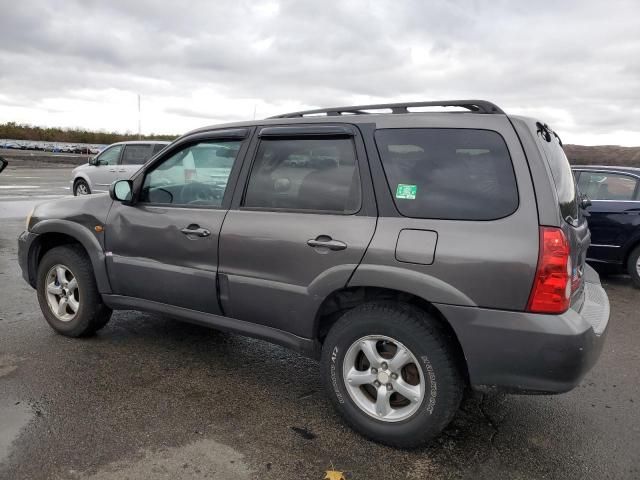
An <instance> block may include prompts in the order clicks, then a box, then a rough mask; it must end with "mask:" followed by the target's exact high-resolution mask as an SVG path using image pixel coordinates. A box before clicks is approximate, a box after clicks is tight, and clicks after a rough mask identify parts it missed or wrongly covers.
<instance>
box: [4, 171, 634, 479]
mask: <svg viewBox="0 0 640 480" xmlns="http://www.w3.org/2000/svg"><path fill="white" fill-rule="evenodd" d="M69 179H70V169H68V168H66V169H31V168H11V167H10V168H9V169H7V170H6V171H5V172H3V173H2V174H0V225H2V228H0V287H1V288H0V479H16V480H17V479H45V478H47V479H48V478H90V479H120V478H132V479H133V478H171V479H181V478H220V479H229V478H233V479H236V478H239V479H243V478H260V479H271V478H272V479H323V478H324V477H325V471H326V470H332V469H333V470H337V471H342V472H344V476H345V478H349V479H374V478H376V479H377V478H380V479H404V478H409V479H426V478H428V479H439V478H474V479H477V478H518V479H520V478H521V479H538V478H562V479H574V478H575V479H604V478H611V479H613V478H615V479H627V478H628V479H634V478H640V455H639V453H640V415H639V413H638V412H639V411H640V410H639V407H640V370H639V369H638V365H639V363H640V362H639V360H640V353H639V352H640V348H639V344H640V328H638V326H639V325H640V313H639V312H640V290H637V289H634V288H633V287H632V286H631V285H630V282H629V279H628V278H625V277H624V276H612V277H606V278H603V283H604V285H605V288H606V290H607V292H608V294H609V299H610V302H611V320H610V322H611V323H610V328H609V333H608V338H607V342H606V344H605V348H604V351H603V354H602V357H601V359H600V361H599V363H598V364H597V365H596V367H595V368H594V370H593V371H592V372H590V373H589V374H588V375H587V377H586V378H585V379H584V381H583V382H582V384H581V385H580V386H579V387H578V388H576V389H575V390H574V391H572V392H569V393H567V394H564V395H558V396H505V395H501V394H498V393H494V394H473V395H469V396H468V397H467V399H466V400H465V402H464V404H463V406H462V409H461V410H460V412H459V413H458V415H457V416H456V418H455V420H454V421H453V423H452V425H451V426H450V427H449V428H447V430H446V431H445V433H444V434H443V435H442V436H441V437H440V438H439V439H438V440H437V441H435V442H434V443H433V444H431V445H430V446H428V447H425V448H423V449H419V450H413V451H402V450H395V449H392V448H388V447H383V446H380V445H377V444H375V443H372V442H369V441H367V440H365V439H363V438H362V437H360V436H358V435H357V434H355V433H354V432H352V431H351V430H350V429H349V428H347V427H346V426H344V424H343V423H342V422H341V420H340V418H339V417H337V415H336V414H335V413H334V412H333V410H332V408H331V406H330V405H329V402H328V400H327V399H326V397H325V394H324V392H323V390H322V387H321V382H320V378H319V374H318V368H317V364H316V363H315V362H314V361H312V360H308V359H305V358H303V357H301V356H299V355H297V354H296V353H293V352H290V351H288V350H285V349H284V348H281V347H278V346H273V345H270V344H268V343H265V342H262V341H258V340H253V339H247V338H244V337H241V336H238V335H233V334H229V333H222V332H217V331H214V330H208V329H205V328H202V327H197V326H193V325H189V324H185V323H179V322H177V321H175V320H173V319H171V318H167V317H161V316H156V315H149V314H144V313H137V312H116V313H114V315H113V318H112V320H111V322H110V323H109V324H108V325H107V327H106V328H104V329H103V330H101V331H100V332H99V334H98V335H97V336H95V337H93V338H88V339H81V340H74V339H69V338H65V337H62V336H60V335H56V334H55V333H54V332H53V331H52V330H51V329H50V328H49V327H48V325H47V324H46V323H45V321H44V319H43V317H42V314H41V312H40V309H39V307H38V304H37V300H36V296H35V292H34V291H33V290H32V289H31V288H30V287H29V286H28V285H27V284H26V283H25V282H24V281H23V280H22V278H21V275H20V271H19V267H18V263H17V243H16V237H17V236H18V234H19V233H20V231H21V230H22V229H23V228H24V219H23V217H24V215H25V214H26V213H27V211H28V210H29V208H30V207H31V206H32V205H33V204H34V203H37V202H39V201H45V200H47V199H51V198H54V197H56V196H60V195H67V194H68V193H69V190H68V186H69V185H68V180H69ZM488 353H489V352H488Z"/></svg>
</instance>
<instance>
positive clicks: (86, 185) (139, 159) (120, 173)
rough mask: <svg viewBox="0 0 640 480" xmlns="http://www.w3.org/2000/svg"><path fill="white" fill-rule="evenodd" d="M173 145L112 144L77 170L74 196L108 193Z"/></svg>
mask: <svg viewBox="0 0 640 480" xmlns="http://www.w3.org/2000/svg"><path fill="white" fill-rule="evenodd" d="M167 145H169V142H160V141H131V142H120V143H114V144H112V145H109V146H108V147H107V148H105V149H104V150H103V151H102V152H101V153H100V154H99V155H97V156H95V157H93V158H91V159H90V160H89V163H87V164H84V165H80V166H79V167H76V168H74V169H73V171H72V174H73V177H72V179H71V191H72V192H73V194H74V195H88V194H90V193H97V192H107V191H109V186H110V185H111V184H112V183H113V182H115V181H116V180H127V179H129V178H130V177H131V175H133V174H134V173H136V172H137V171H138V169H139V168H140V167H141V166H142V165H143V164H144V163H145V162H146V161H147V160H149V159H150V158H151V157H153V156H154V155H155V154H156V153H158V152H160V151H161V150H163V149H164V147H166V146H167Z"/></svg>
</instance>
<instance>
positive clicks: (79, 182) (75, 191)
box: [73, 178, 91, 197]
mask: <svg viewBox="0 0 640 480" xmlns="http://www.w3.org/2000/svg"><path fill="white" fill-rule="evenodd" d="M82 188H84V189H86V193H78V189H80V190H82ZM90 194H91V189H90V188H89V184H88V183H87V182H86V181H84V180H83V179H81V178H79V179H78V180H76V181H75V183H74V184H73V195H74V196H76V197H77V196H78V195H90Z"/></svg>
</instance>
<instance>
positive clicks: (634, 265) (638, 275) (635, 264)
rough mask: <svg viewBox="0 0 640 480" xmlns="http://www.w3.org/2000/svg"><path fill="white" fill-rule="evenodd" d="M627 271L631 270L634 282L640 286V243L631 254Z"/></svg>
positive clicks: (630, 273)
mask: <svg viewBox="0 0 640 480" xmlns="http://www.w3.org/2000/svg"><path fill="white" fill-rule="evenodd" d="M627 271H628V272H629V275H631V280H633V284H634V285H635V286H636V287H638V288H640V245H638V246H637V247H636V248H635V249H634V250H633V251H632V252H631V254H630V255H629V260H628V261H627Z"/></svg>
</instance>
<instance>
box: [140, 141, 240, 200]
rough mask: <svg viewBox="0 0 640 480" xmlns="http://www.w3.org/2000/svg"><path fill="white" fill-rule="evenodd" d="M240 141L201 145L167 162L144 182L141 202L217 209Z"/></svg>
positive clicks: (177, 154)
mask: <svg viewBox="0 0 640 480" xmlns="http://www.w3.org/2000/svg"><path fill="white" fill-rule="evenodd" d="M241 143H242V142H240V141H204V142H198V143H195V144H192V145H189V146H187V147H185V148H183V149H182V150H179V151H178V152H176V153H174V154H173V155H171V156H170V157H168V158H166V159H165V160H163V161H162V162H160V163H159V164H158V165H156V166H155V167H154V169H153V170H151V171H149V172H148V173H147V174H146V176H145V179H144V184H143V187H142V194H141V198H140V201H141V202H146V203H154V204H162V205H175V206H183V207H188V206H210V207H220V206H221V205H222V198H223V196H224V192H225V190H226V188H227V180H228V179H229V175H230V173H231V168H232V167H233V164H234V162H235V160H236V158H237V156H238V151H239V150H240V145H241Z"/></svg>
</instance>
